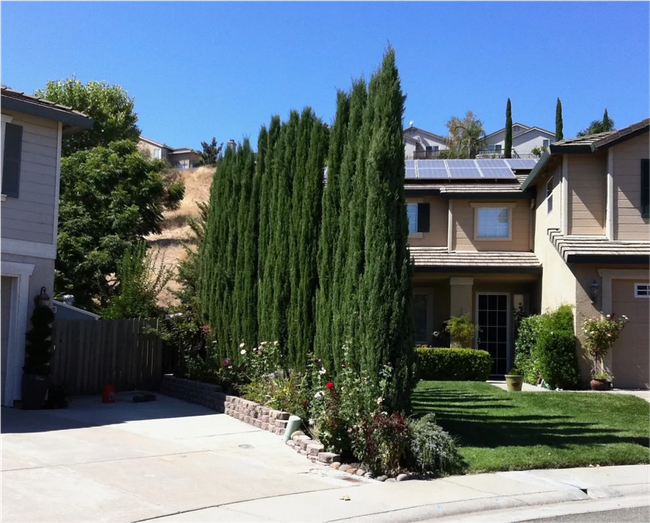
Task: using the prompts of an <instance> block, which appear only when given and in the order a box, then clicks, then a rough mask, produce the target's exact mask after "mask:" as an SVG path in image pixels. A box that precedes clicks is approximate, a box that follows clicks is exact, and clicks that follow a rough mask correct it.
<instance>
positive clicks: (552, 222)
mask: <svg viewBox="0 0 650 523" xmlns="http://www.w3.org/2000/svg"><path fill="white" fill-rule="evenodd" d="M649 127H650V120H648V119H646V120H643V121H642V122H639V123H637V124H634V125H632V126H630V127H626V128H625V129H621V130H618V131H612V132H608V133H601V134H597V135H592V136H586V137H581V138H573V139H568V140H562V141H559V142H556V143H551V144H550V146H549V150H548V151H547V152H546V153H544V154H543V155H542V157H541V159H539V161H537V160H535V159H477V160H446V161H443V160H407V161H406V180H405V187H404V188H405V195H406V200H407V205H408V217H409V245H410V250H411V257H412V259H413V263H414V276H413V303H412V307H413V315H414V323H415V330H416V340H417V342H418V343H433V344H434V345H436V344H439V343H441V340H440V339H436V336H435V335H434V333H436V332H440V331H442V325H443V322H444V321H445V320H447V319H448V318H449V317H450V316H452V315H454V316H456V315H461V314H467V315H468V316H469V317H470V318H471V320H472V321H473V323H474V324H475V325H476V327H477V333H476V337H475V342H474V347H475V348H480V349H484V350H487V351H488V352H489V353H490V354H491V355H492V357H493V367H492V374H494V375H502V374H505V373H507V372H508V371H509V369H510V367H511V366H512V364H513V361H514V342H515V331H514V311H516V310H517V309H520V308H521V309H522V310H523V312H525V313H530V314H534V313H541V312H545V311H547V310H552V309H555V308H557V307H558V306H560V305H562V304H569V305H571V306H573V307H574V318H575V325H574V327H575V333H576V336H578V339H579V340H583V335H582V328H581V325H582V322H583V321H584V320H585V319H586V318H589V317H596V316H598V314H599V312H600V311H603V312H604V313H605V314H611V313H614V314H618V315H623V314H625V315H626V316H627V317H628V318H629V320H630V321H629V323H628V325H627V326H626V328H625V329H624V330H623V333H622V335H621V337H620V339H619V340H618V341H617V342H616V344H615V345H614V348H613V350H612V351H611V355H610V356H609V361H607V362H606V364H607V365H608V367H609V368H610V369H611V371H612V372H613V374H614V375H615V376H616V384H617V386H619V387H629V388H648V382H649V381H650V380H649V373H650V366H649V363H648V361H649V358H648V355H649V350H648V349H649V343H650V340H649V339H648V319H649V316H648V315H649V311H648V304H649V303H650V274H649V272H648V271H649V269H650V263H649V262H650V241H649V240H650V222H649V218H648V216H649V214H648V213H649V199H650V181H649V179H648V163H649V162H648V159H649V158H650V151H649V148H650V146H649V143H650V142H649V136H648V131H649ZM578 354H579V361H580V367H581V373H582V378H583V380H585V381H587V380H588V379H589V371H590V368H591V363H590V362H589V361H587V360H586V359H585V358H584V357H583V355H582V351H581V350H580V348H579V347H578Z"/></svg>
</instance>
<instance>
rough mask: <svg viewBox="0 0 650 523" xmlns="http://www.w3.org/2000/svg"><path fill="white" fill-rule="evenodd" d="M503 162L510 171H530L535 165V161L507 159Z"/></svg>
mask: <svg viewBox="0 0 650 523" xmlns="http://www.w3.org/2000/svg"><path fill="white" fill-rule="evenodd" d="M504 162H505V163H506V164H507V165H508V166H509V167H510V168H511V169H532V168H533V167H535V165H537V160H522V159H509V160H504Z"/></svg>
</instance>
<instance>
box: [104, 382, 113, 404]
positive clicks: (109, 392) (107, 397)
mask: <svg viewBox="0 0 650 523" xmlns="http://www.w3.org/2000/svg"><path fill="white" fill-rule="evenodd" d="M102 403H115V385H104V386H103V387H102Z"/></svg>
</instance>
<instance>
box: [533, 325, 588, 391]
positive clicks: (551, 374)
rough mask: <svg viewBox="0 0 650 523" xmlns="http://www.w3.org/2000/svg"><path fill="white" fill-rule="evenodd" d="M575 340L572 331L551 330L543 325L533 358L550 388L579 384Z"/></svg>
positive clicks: (571, 387)
mask: <svg viewBox="0 0 650 523" xmlns="http://www.w3.org/2000/svg"><path fill="white" fill-rule="evenodd" d="M576 342H577V338H576V337H575V336H574V334H573V332H572V331H567V330H559V331H553V330H550V328H549V327H548V325H543V327H542V329H541V332H540V334H539V338H538V339H537V346H536V348H535V352H534V358H535V360H536V361H537V365H538V366H539V372H540V374H541V375H542V378H544V381H545V382H546V383H548V384H549V386H550V387H551V388H553V389H554V388H556V387H559V388H561V389H574V388H577V387H578V385H579V384H580V374H579V372H578V359H577V357H576Z"/></svg>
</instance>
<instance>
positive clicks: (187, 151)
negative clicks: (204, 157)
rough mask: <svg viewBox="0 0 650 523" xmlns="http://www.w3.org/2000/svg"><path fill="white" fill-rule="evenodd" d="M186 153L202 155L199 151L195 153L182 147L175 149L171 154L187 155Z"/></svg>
mask: <svg viewBox="0 0 650 523" xmlns="http://www.w3.org/2000/svg"><path fill="white" fill-rule="evenodd" d="M185 153H195V154H201V153H200V152H199V151H195V150H194V149H191V148H189V147H180V148H178V149H174V150H172V153H171V154H185Z"/></svg>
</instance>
